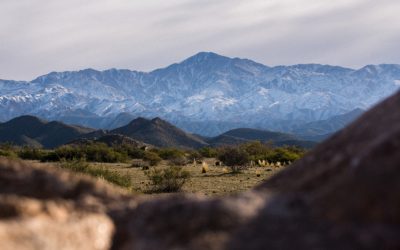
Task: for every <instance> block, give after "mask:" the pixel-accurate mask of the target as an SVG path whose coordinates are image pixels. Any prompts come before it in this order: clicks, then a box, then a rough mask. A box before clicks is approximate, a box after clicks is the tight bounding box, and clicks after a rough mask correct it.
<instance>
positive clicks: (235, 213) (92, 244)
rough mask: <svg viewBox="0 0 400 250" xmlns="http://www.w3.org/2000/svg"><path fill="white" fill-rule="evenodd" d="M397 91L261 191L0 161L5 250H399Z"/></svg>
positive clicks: (0, 214) (0, 227)
mask: <svg viewBox="0 0 400 250" xmlns="http://www.w3.org/2000/svg"><path fill="white" fill-rule="evenodd" d="M399 107H400V93H398V94H396V95H394V96H392V97H390V98H389V99H387V100H385V101H384V102H383V103H381V104H379V105H378V106H377V107H375V108H373V109H372V110H370V111H369V112H367V113H366V114H365V115H363V116H362V117H360V118H359V119H358V120H357V121H355V122H354V123H353V124H351V125H350V126H348V127H347V128H345V129H344V130H342V131H340V132H339V133H337V134H335V135H334V136H333V137H331V138H330V139H328V140H327V141H326V142H324V143H322V144H321V145H319V146H318V147H317V148H316V149H315V150H313V151H312V152H310V153H309V154H308V155H307V156H305V157H304V158H303V159H302V160H300V161H298V162H296V163H295V164H293V165H292V166H291V167H289V168H287V169H285V170H284V171H282V172H280V173H279V174H277V175H276V176H274V177H273V178H271V179H269V180H268V181H266V182H265V183H263V184H262V185H260V186H259V187H257V188H256V189H254V190H252V191H249V192H247V193H243V194H240V195H237V196H231V197H225V198H212V199H210V198H206V197H201V196H196V195H185V194H177V195H168V196H162V197H156V198H145V197H141V196H134V195H129V194H126V193H124V192H123V191H121V190H119V189H116V188H114V187H112V186H110V185H107V184H104V183H102V182H99V181H94V180H92V179H90V178H85V177H81V176H74V175H72V174H70V173H67V172H62V171H61V170H56V169H55V168H54V167H51V166H49V167H39V166H35V165H34V164H29V163H21V162H18V161H9V160H1V162H0V242H1V244H2V249H107V248H111V249H148V250H152V249H400V213H399V211H400V181H399V178H400V153H399V151H400V112H398V108H399Z"/></svg>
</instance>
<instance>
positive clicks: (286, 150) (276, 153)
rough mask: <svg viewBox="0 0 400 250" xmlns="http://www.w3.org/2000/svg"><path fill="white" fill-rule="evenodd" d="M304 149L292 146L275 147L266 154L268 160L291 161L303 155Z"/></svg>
mask: <svg viewBox="0 0 400 250" xmlns="http://www.w3.org/2000/svg"><path fill="white" fill-rule="evenodd" d="M304 153H305V151H304V150H301V149H298V148H294V147H282V148H275V149H274V150H273V151H271V152H270V153H269V154H268V155H267V156H266V160H267V161H269V162H275V163H276V162H283V163H288V162H293V161H296V160H298V159H300V158H301V157H303V155H304Z"/></svg>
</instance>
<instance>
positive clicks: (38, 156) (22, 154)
mask: <svg viewBox="0 0 400 250" xmlns="http://www.w3.org/2000/svg"><path fill="white" fill-rule="evenodd" d="M46 154H47V153H46V152H45V151H44V150H42V149H38V148H28V147H23V148H22V149H21V150H19V151H18V157H19V158H21V159H23V160H42V158H43V157H45V155H46Z"/></svg>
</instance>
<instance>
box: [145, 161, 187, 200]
mask: <svg viewBox="0 0 400 250" xmlns="http://www.w3.org/2000/svg"><path fill="white" fill-rule="evenodd" d="M145 174H146V176H147V178H148V179H149V180H150V184H151V186H152V190H150V191H152V192H167V193H169V192H178V191H180V190H181V189H182V187H183V185H184V184H185V182H186V181H187V180H188V179H189V178H190V173H189V172H187V171H184V170H183V169H182V167H177V166H173V167H168V168H164V169H159V168H152V169H151V170H148V171H146V172H145Z"/></svg>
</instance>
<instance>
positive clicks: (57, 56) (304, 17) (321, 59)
mask: <svg viewBox="0 0 400 250" xmlns="http://www.w3.org/2000/svg"><path fill="white" fill-rule="evenodd" d="M399 45H400V1H399V0H334V1H332V0H0V78H2V79H17V80H31V79H32V78H34V77H36V76H38V75H42V74H46V73H48V72H50V71H65V70H76V69H83V68H95V69H107V68H128V69H135V70H143V71H149V70H152V69H155V68H159V67H164V66H167V65H169V64H171V63H173V62H178V61H181V60H183V59H185V58H186V57H189V56H191V55H193V54H195V53H197V52H199V51H213V52H216V53H219V54H223V55H227V56H231V57H244V58H249V59H252V60H255V61H257V62H260V63H263V64H266V65H271V66H273V65H279V64H297V63H311V62H315V63H325V64H335V65H342V66H349V67H355V68H357V67H360V66H362V65H366V64H378V63H400V49H399Z"/></svg>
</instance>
